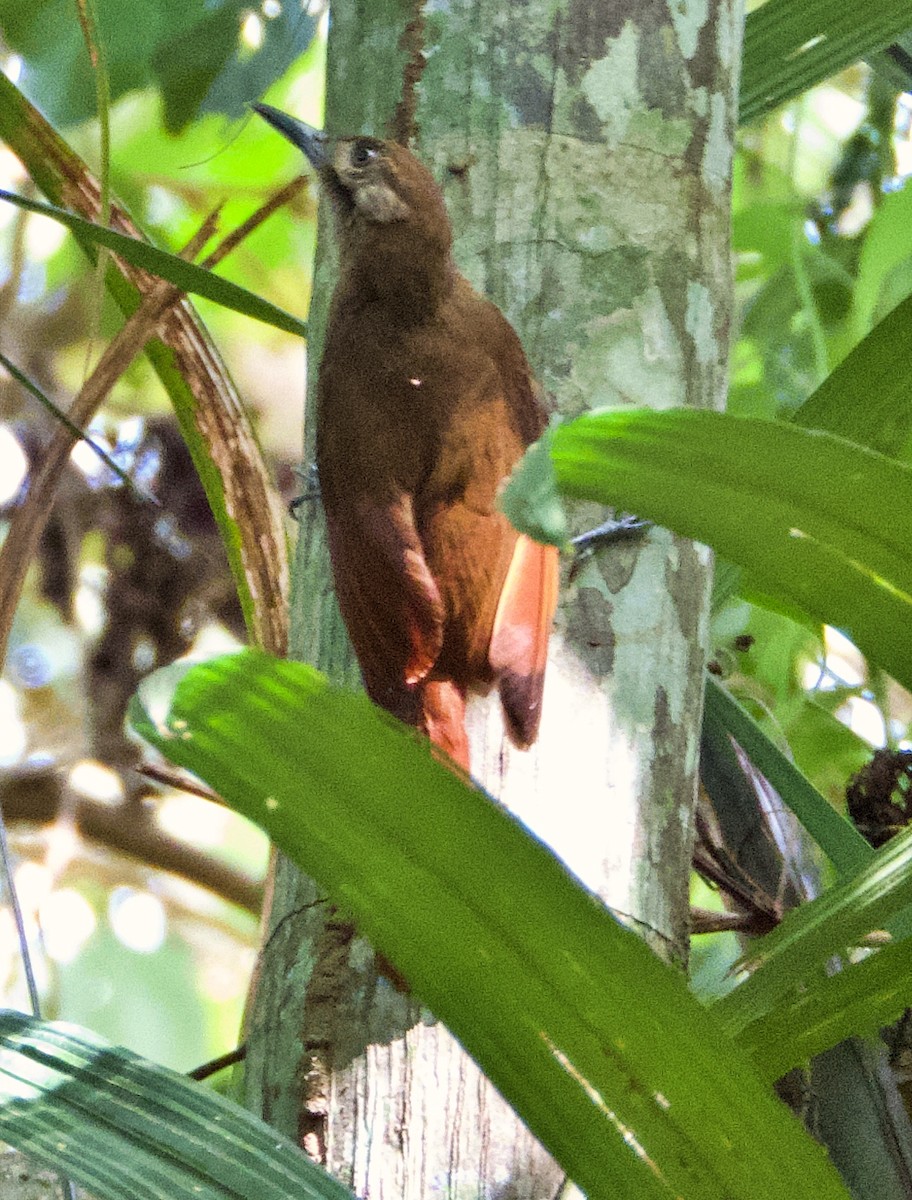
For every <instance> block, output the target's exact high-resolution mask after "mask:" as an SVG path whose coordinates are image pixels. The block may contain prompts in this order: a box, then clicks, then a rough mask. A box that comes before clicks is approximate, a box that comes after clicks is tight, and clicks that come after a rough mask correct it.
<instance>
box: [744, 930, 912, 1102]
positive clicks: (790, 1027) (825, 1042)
mask: <svg viewBox="0 0 912 1200" xmlns="http://www.w3.org/2000/svg"><path fill="white" fill-rule="evenodd" d="M910 1004H912V939H910V938H906V939H905V940H903V941H901V942H897V943H895V944H891V945H888V946H884V947H883V948H882V949H880V950H878V951H877V952H876V953H874V954H871V955H869V956H868V957H867V958H865V959H863V960H862V961H861V962H858V963H854V964H852V965H851V966H849V967H848V968H847V969H846V970H843V971H837V972H836V974H834V975H828V976H821V977H820V978H819V979H818V980H816V981H815V982H814V984H813V985H812V986H811V987H808V988H806V989H805V990H804V991H803V992H801V993H800V994H797V995H794V996H792V997H790V998H789V999H788V1000H786V1001H784V1002H782V1003H778V1004H776V1005H775V1006H774V1007H773V1008H771V1009H770V1011H769V1012H768V1013H767V1014H766V1015H765V1016H763V1017H761V1018H760V1019H759V1020H757V1021H754V1022H752V1023H751V1024H749V1025H747V1026H746V1027H745V1028H744V1029H742V1030H741V1033H740V1034H739V1035H738V1038H737V1041H738V1045H739V1046H741V1047H742V1048H743V1049H745V1050H746V1051H747V1052H748V1053H749V1054H750V1056H751V1058H752V1059H753V1061H754V1064H755V1065H756V1067H757V1069H758V1070H759V1071H761V1072H762V1073H763V1076H764V1078H766V1079H769V1080H770V1081H772V1080H774V1079H779V1078H781V1077H782V1076H783V1075H784V1074H785V1072H786V1071H788V1070H789V1069H790V1068H791V1067H796V1066H801V1065H802V1064H803V1063H806V1062H809V1061H810V1059H811V1058H813V1057H814V1055H816V1054H821V1053H822V1052H823V1051H824V1050H829V1049H830V1047H831V1046H835V1045H837V1044H838V1043H839V1042H841V1041H843V1040H844V1039H845V1038H848V1037H859V1036H865V1035H871V1036H874V1035H876V1034H877V1033H879V1031H880V1030H881V1029H882V1028H883V1027H884V1026H885V1025H889V1024H890V1023H891V1022H892V1021H895V1020H896V1019H897V1018H898V1017H900V1016H901V1015H902V1013H903V1012H904V1011H905V1010H906V1009H907V1008H908V1007H909V1005H910Z"/></svg>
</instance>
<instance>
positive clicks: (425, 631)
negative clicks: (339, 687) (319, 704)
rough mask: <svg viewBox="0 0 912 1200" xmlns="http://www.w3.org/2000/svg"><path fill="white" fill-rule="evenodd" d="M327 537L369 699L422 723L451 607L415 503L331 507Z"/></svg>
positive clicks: (404, 499) (359, 502)
mask: <svg viewBox="0 0 912 1200" xmlns="http://www.w3.org/2000/svg"><path fill="white" fill-rule="evenodd" d="M327 532H328V535H329V549H330V555H331V558H332V562H333V575H334V578H335V585H336V595H337V597H338V600H339V607H340V609H341V610H342V616H343V618H344V619H345V624H346V626H347V627H348V632H349V636H350V637H351V640H352V645H353V646H354V648H355V653H356V655H357V657H358V662H359V664H360V666H361V673H362V675H363V676H364V684H365V687H366V688H367V691H368V694H369V695H370V696H371V698H372V699H373V700H374V701H375V702H376V703H377V704H380V705H381V706H382V707H383V708H386V709H388V710H389V711H390V712H392V713H394V714H395V715H396V716H398V717H400V718H401V719H402V720H406V721H411V722H412V723H414V722H415V721H416V718H417V716H418V714H417V711H410V709H412V708H417V705H418V703H419V697H418V692H417V690H416V688H415V685H416V684H419V683H420V682H421V681H422V680H423V679H424V677H425V676H426V675H427V674H428V672H429V671H430V670H431V668H432V666H433V665H434V662H435V660H436V658H437V655H438V654H439V652H440V647H441V644H442V641H443V605H442V602H441V599H440V592H439V590H438V588H437V584H436V583H435V582H434V579H433V577H432V576H431V573H430V571H429V570H428V566H427V563H426V561H425V558H424V553H423V551H422V548H421V543H420V542H419V540H418V535H417V533H416V532H415V524H414V519H413V515H412V503H411V498H410V497H408V496H407V495H401V496H399V497H398V498H397V499H396V500H395V502H393V503H390V504H388V505H378V504H373V503H371V502H369V501H366V500H364V499H360V500H354V501H353V502H352V503H350V504H349V505H348V506H346V507H345V508H344V509H343V510H342V511H337V512H330V511H329V510H328V509H327Z"/></svg>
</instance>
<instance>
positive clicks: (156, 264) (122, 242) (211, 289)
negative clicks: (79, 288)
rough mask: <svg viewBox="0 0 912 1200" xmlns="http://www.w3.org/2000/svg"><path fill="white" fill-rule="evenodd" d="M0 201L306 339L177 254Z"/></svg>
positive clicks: (48, 210)
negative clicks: (56, 224)
mask: <svg viewBox="0 0 912 1200" xmlns="http://www.w3.org/2000/svg"><path fill="white" fill-rule="evenodd" d="M0 200H6V201H8V202H9V203H10V204H15V205H16V207H17V208H23V209H25V210H26V211H27V212H32V213H37V214H38V215H39V216H42V217H49V218H50V219H51V220H52V221H56V222H57V223H58V224H59V225H65V226H66V227H67V229H70V230H72V231H73V232H74V233H79V234H81V235H82V236H83V237H85V238H87V239H88V240H89V241H90V242H93V243H94V244H95V245H97V246H105V247H107V249H109V250H113V251H114V252H115V253H116V254H119V255H120V257H121V258H122V259H124V261H125V262H128V263H130V264H131V266H134V267H140V268H141V269H142V270H143V271H148V272H149V274H150V275H156V276H158V277H159V278H160V279H166V280H167V281H168V282H169V283H173V284H174V286H175V287H176V288H180V290H181V291H182V292H189V293H190V294H191V295H194V296H203V297H204V298H205V299H206V300H211V301H212V302H213V303H214V304H220V305H221V306H222V307H223V308H230V309H231V310H232V311H234V312H238V313H241V314H243V315H244V316H245V317H252V318H253V319H254V320H255V321H263V322H264V323H265V324H267V325H273V326H275V328H276V329H284V330H285V332H286V333H296V334H298V336H299V337H306V336H307V325H306V324H305V323H304V322H303V321H299V320H298V318H297V317H293V316H292V315H291V313H287V312H285V310H284V309H282V308H278V307H277V306H276V305H275V304H270V302H269V301H268V300H263V299H262V298H261V297H260V296H257V295H254V293H253V292H248V291H247V289H246V288H242V287H240V286H239V285H238V284H236V283H232V282H231V280H229V279H223V278H222V277H221V276H220V275H214V274H213V273H212V271H207V270H206V269H205V268H204V267H198V266H197V265H196V264H195V263H191V262H187V260H186V259H184V258H181V257H180V256H179V255H177V254H169V253H168V252H167V251H166V250H159V248H158V247H157V246H153V245H152V244H151V242H144V241H141V240H140V239H139V238H132V237H128V236H127V235H126V234H124V233H118V232H117V231H116V230H115V229H106V228H105V227H104V226H103V225H96V224H95V223H94V222H93V221H86V220H84V219H83V218H82V217H78V216H76V214H75V213H71V212H66V211H65V210H64V209H62V208H56V207H55V206H54V205H52V204H41V203H39V202H38V201H37V200H27V199H26V198H25V196H17V195H16V194H15V193H14V192H7V191H4V190H3V189H2V188H0Z"/></svg>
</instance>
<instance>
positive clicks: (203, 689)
mask: <svg viewBox="0 0 912 1200" xmlns="http://www.w3.org/2000/svg"><path fill="white" fill-rule="evenodd" d="M144 694H148V693H144ZM131 721H132V723H133V726H134V728H135V729H136V730H137V731H138V732H139V733H140V734H141V735H142V736H143V737H146V738H147V739H148V740H150V741H151V742H152V743H153V744H154V745H156V746H157V747H158V748H159V749H161V750H162V751H163V752H164V753H165V754H167V756H168V757H169V758H171V759H172V761H174V762H176V763H180V764H182V765H184V766H186V767H189V768H190V769H191V770H193V771H194V772H196V773H197V774H198V775H200V776H202V777H203V778H204V779H206V780H207V781H208V782H209V783H210V784H211V785H212V786H213V787H215V788H217V790H218V791H219V793H220V794H221V795H222V796H223V797H224V798H225V799H226V800H227V801H228V802H229V803H230V804H231V805H232V807H235V808H237V810H238V811H240V812H242V813H244V814H245V815H247V816H248V817H250V818H252V819H253V820H255V821H256V822H258V823H259V824H262V825H263V827H264V828H266V829H267V830H268V832H269V834H270V836H271V837H272V838H273V840H274V842H275V843H276V845H277V846H278V848H279V849H280V850H282V851H283V853H285V854H287V855H288V856H289V857H290V858H291V859H293V860H294V861H295V862H296V863H297V864H298V865H299V866H300V867H302V868H303V869H304V870H305V871H306V872H307V873H308V874H309V875H311V876H313V877H314V878H315V879H316V880H317V881H318V882H319V883H320V884H321V885H322V886H325V887H326V889H327V891H328V892H329V893H330V894H331V895H332V897H333V899H334V902H335V903H336V904H339V905H341V906H342V907H343V908H344V909H345V910H347V911H348V912H350V913H352V914H353V917H354V919H355V921H356V922H357V924H358V926H359V928H360V929H361V930H362V931H363V932H364V933H365V934H366V935H367V936H368V937H369V938H370V939H371V941H372V942H373V944H374V945H376V946H377V948H378V949H379V950H381V951H382V952H383V953H384V955H386V957H387V958H389V959H390V960H391V961H392V962H393V963H394V964H395V966H396V968H397V970H398V971H400V972H401V973H402V975H403V976H404V977H405V979H406V980H408V982H409V984H410V986H411V988H412V989H413V990H414V992H415V993H416V994H417V995H418V996H420V997H421V998H422V1000H424V1001H425V1002H426V1003H427V1004H428V1005H429V1006H430V1008H431V1009H432V1010H433V1011H434V1013H435V1014H436V1015H437V1016H438V1017H439V1018H440V1019H441V1020H443V1021H444V1022H445V1023H446V1024H447V1025H448V1026H449V1028H450V1029H451V1030H452V1031H453V1032H454V1034H455V1035H456V1036H457V1037H458V1038H459V1039H460V1040H461V1041H462V1043H463V1044H464V1045H465V1047H466V1049H467V1050H468V1051H469V1053H471V1054H472V1055H474V1057H475V1058H476V1059H477V1060H478V1062H479V1063H480V1064H481V1066H482V1068H483V1069H484V1070H485V1071H486V1072H487V1073H488V1075H489V1076H490V1078H491V1079H492V1081H493V1082H494V1083H495V1085H496V1086H497V1087H499V1088H500V1090H501V1091H502V1092H503V1094H504V1095H505V1096H506V1097H507V1099H508V1100H509V1101H510V1103H511V1104H513V1105H514V1107H515V1108H516V1110H517V1112H518V1113H519V1114H520V1116H521V1117H522V1118H523V1119H524V1120H525V1121H526V1122H527V1123H528V1125H529V1127H530V1129H531V1130H532V1131H533V1133H534V1134H535V1135H536V1136H537V1137H538V1138H539V1139H540V1140H541V1141H542V1143H543V1144H544V1145H545V1146H546V1147H547V1148H548V1149H549V1150H550V1151H551V1152H552V1154H554V1155H555V1157H556V1158H557V1159H558V1160H559V1161H560V1163H561V1164H562V1166H563V1167H564V1168H565V1169H566V1170H567V1172H568V1174H569V1175H570V1176H571V1178H573V1179H574V1180H575V1182H576V1183H577V1184H578V1185H579V1186H580V1187H581V1188H582V1189H583V1190H584V1191H585V1192H586V1194H587V1195H588V1196H589V1197H590V1200H600V1198H602V1197H605V1198H607V1197H612V1198H616V1197H617V1196H619V1195H623V1196H636V1197H637V1198H638V1200H651V1198H652V1197H663V1198H666V1200H669V1198H670V1197H681V1198H683V1200H697V1198H699V1200H723V1197H724V1198H725V1200H738V1198H741V1197H744V1198H747V1197H750V1200H767V1198H770V1200H772V1197H782V1200H786V1198H789V1200H791V1197H792V1196H793V1192H794V1188H793V1181H794V1179H795V1178H801V1179H802V1186H803V1194H804V1195H806V1196H809V1197H810V1196H813V1197H821V1198H822V1197H828V1196H834V1197H835V1196H844V1192H843V1189H842V1186H841V1184H840V1183H839V1181H838V1179H837V1177H836V1175H835V1172H834V1171H833V1170H832V1168H831V1166H830V1164H829V1163H828V1162H827V1161H826V1158H825V1156H824V1155H823V1153H822V1151H821V1150H820V1148H819V1147H817V1146H816V1145H814V1144H813V1142H812V1141H811V1139H810V1138H809V1137H808V1136H807V1135H806V1134H805V1133H804V1131H803V1130H801V1129H800V1127H799V1125H798V1124H797V1122H795V1121H794V1119H793V1118H792V1117H791V1115H790V1114H789V1113H788V1112H787V1111H786V1109H785V1108H784V1107H783V1106H782V1105H781V1104H780V1103H779V1102H778V1101H776V1100H774V1099H773V1098H772V1096H771V1094H770V1092H769V1091H767V1090H766V1089H765V1087H761V1086H760V1085H759V1084H758V1081H757V1079H756V1077H755V1076H754V1075H753V1074H752V1072H751V1071H750V1070H745V1066H744V1063H743V1062H742V1061H741V1060H740V1059H739V1057H738V1055H737V1054H736V1053H735V1052H734V1049H733V1047H732V1045H731V1044H730V1043H729V1042H728V1041H727V1040H726V1039H725V1038H724V1037H719V1033H718V1028H717V1027H716V1025H715V1023H714V1022H713V1021H712V1019H711V1018H710V1017H709V1015H708V1014H707V1012H706V1011H705V1010H704V1009H703V1007H702V1006H701V1005H700V1004H698V1003H697V1001H696V1000H695V999H694V998H693V997H692V996H691V995H690V994H689V993H688V991H687V989H686V985H685V983H684V980H683V978H682V977H681V976H680V975H679V974H678V973H677V972H676V971H674V970H673V969H672V968H670V967H668V966H666V965H665V964H663V963H661V962H660V961H659V960H658V959H657V958H656V957H655V956H654V955H653V954H652V953H651V951H650V950H649V949H648V948H647V947H646V946H645V945H644V944H643V943H642V942H641V941H640V940H639V939H638V938H637V937H636V936H635V935H634V934H633V933H631V932H630V931H629V930H626V929H624V928H623V926H621V925H620V924H619V923H618V922H617V921H616V920H615V919H614V918H613V917H612V916H611V915H610V913H609V912H608V911H607V909H605V908H604V907H603V906H602V905H601V904H600V903H599V902H598V901H596V900H595V899H594V898H593V897H592V896H591V895H590V894H589V893H588V892H586V891H585V890H584V889H583V888H582V887H581V885H579V884H578V883H577V882H576V881H575V880H574V879H573V878H572V877H571V876H570V875H569V874H568V873H567V871H566V870H565V869H564V868H563V867H562V866H561V864H560V863H559V862H558V861H557V859H556V858H555V857H554V856H553V855H552V854H551V852H550V851H549V850H548V849H547V848H546V847H545V846H543V845H542V844H541V843H540V842H538V841H537V840H536V839H535V838H533V837H532V836H530V835H529V834H528V833H527V832H526V831H525V830H524V829H523V828H522V827H521V826H520V824H519V823H518V822H517V821H516V820H514V819H513V818H512V817H511V816H510V815H509V814H508V813H507V812H506V811H505V810H504V809H502V808H501V807H500V806H498V805H497V804H495V803H493V802H492V801H491V800H490V799H489V798H488V797H487V796H485V795H484V794H483V793H481V792H480V791H478V790H476V789H474V788H472V787H470V786H469V785H468V782H467V781H466V780H464V779H463V778H462V777H460V776H458V775H457V774H456V773H455V771H453V770H450V769H448V768H446V767H445V766H443V764H442V763H440V762H439V761H438V760H437V759H436V758H435V757H434V754H433V753H432V752H431V750H430V747H429V744H428V743H427V742H426V741H425V740H424V739H423V738H419V737H418V736H417V735H416V734H414V732H413V731H409V730H406V729H405V728H404V727H403V726H401V725H399V724H398V723H397V722H395V721H393V720H392V718H390V717H388V716H387V715H386V714H383V713H381V712H380V711H379V710H378V709H376V708H374V707H373V706H372V705H371V704H370V702H369V701H368V700H367V698H366V697H364V696H363V695H358V694H352V693H346V692H343V691H341V690H339V689H335V688H332V687H330V686H329V685H328V684H327V682H326V681H325V679H324V678H323V677H322V676H320V675H319V674H318V673H317V672H316V671H314V670H312V669H311V668H309V667H306V666H304V665H303V664H300V663H292V662H283V661H279V660H274V659H269V658H268V657H267V656H265V655H263V654H260V653H256V652H243V653H240V654H237V655H233V656H229V657H227V658H221V659H218V660H216V661H214V662H210V663H206V664H204V665H201V666H197V667H195V668H193V669H192V670H191V671H190V672H189V673H188V674H186V675H184V677H183V678H182V680H181V682H180V683H179V685H178V687H177V691H176V694H175V697H174V700H173V703H172V704H171V707H170V710H169V711H167V712H159V711H158V710H157V708H156V711H155V714H154V716H153V715H149V714H148V713H146V712H145V711H144V710H143V709H142V707H141V705H140V704H139V702H138V701H136V700H135V701H134V703H133V706H132V708H131ZM658 1013H661V1014H662V1016H661V1019H659V1018H658V1017H657V1014H658Z"/></svg>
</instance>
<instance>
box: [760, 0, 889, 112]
mask: <svg viewBox="0 0 912 1200" xmlns="http://www.w3.org/2000/svg"><path fill="white" fill-rule="evenodd" d="M910 22H912V15H910V12H909V4H908V0H865V3H863V4H855V5H849V4H845V3H843V2H842V0H802V2H801V3H799V4H796V3H795V0H767V2H766V3H765V4H762V5H761V6H760V7H759V8H755V9H754V10H753V12H751V13H749V14H748V17H747V20H746V22H745V26H744V57H743V62H742V68H741V95H740V111H739V119H740V121H741V124H747V123H748V122H750V121H756V120H757V119H758V118H759V117H762V116H763V115H764V114H765V113H768V112H770V111H771V110H772V109H774V108H776V107H778V105H780V104H783V103H784V102H785V101H786V100H790V99H791V98H792V97H793V96H797V95H798V94H799V93H800V92H804V91H807V89H808V88H811V87H813V86H814V85H815V84H817V83H821V82H822V81H823V80H824V79H828V78H829V77H830V76H831V75H835V74H836V72H837V71H841V70H842V68H843V67H847V66H849V65H850V64H851V63H853V62H857V61H858V59H860V58H864V56H865V55H866V54H871V53H873V52H874V51H877V50H882V49H883V47H884V46H886V45H887V44H888V43H889V42H891V41H892V40H893V39H894V38H896V37H899V35H900V34H902V33H905V31H906V30H907V29H908V28H909V25H910Z"/></svg>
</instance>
